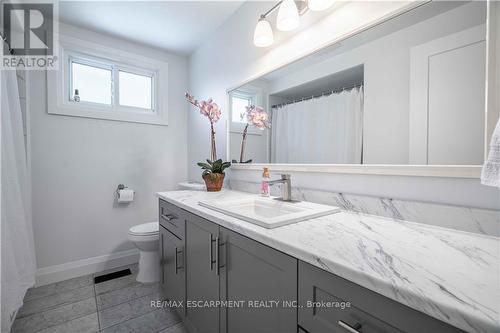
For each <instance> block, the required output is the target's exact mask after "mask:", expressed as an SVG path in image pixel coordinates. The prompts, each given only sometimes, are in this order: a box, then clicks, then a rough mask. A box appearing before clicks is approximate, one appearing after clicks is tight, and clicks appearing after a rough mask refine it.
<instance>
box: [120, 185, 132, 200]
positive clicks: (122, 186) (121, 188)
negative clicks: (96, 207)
mask: <svg viewBox="0 0 500 333" xmlns="http://www.w3.org/2000/svg"><path fill="white" fill-rule="evenodd" d="M126 188H128V187H127V186H125V185H123V184H118V187H117V188H116V199H117V200H118V199H120V190H124V189H126ZM134 194H135V191H134Z"/></svg>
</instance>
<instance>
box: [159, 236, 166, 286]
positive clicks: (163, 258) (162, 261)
mask: <svg viewBox="0 0 500 333" xmlns="http://www.w3.org/2000/svg"><path fill="white" fill-rule="evenodd" d="M160 235H161V283H162V284H165V256H164V253H165V252H164V247H163V244H164V243H163V233H161V234H160Z"/></svg>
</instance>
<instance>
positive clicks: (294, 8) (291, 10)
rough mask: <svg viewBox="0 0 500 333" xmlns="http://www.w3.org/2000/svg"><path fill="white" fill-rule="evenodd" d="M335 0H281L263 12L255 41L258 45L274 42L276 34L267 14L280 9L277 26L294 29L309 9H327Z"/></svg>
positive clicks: (268, 44) (283, 28)
mask: <svg viewBox="0 0 500 333" xmlns="http://www.w3.org/2000/svg"><path fill="white" fill-rule="evenodd" d="M334 2H335V0H281V1H278V3H276V5H274V6H273V7H272V8H271V9H269V10H268V11H267V12H265V13H264V14H262V15H261V16H260V18H259V20H258V22H257V26H256V27H255V31H254V34H253V43H254V45H255V46H257V47H267V46H270V45H272V44H273V42H274V35H273V29H272V28H271V24H270V23H269V20H268V19H267V16H268V15H269V14H271V13H272V12H274V11H275V10H277V9H278V16H277V19H276V28H278V30H281V31H292V30H294V29H296V28H297V27H298V26H299V24H300V16H302V15H303V14H304V13H305V12H307V10H309V9H311V10H313V11H320V10H325V9H327V8H329V7H331V6H332V5H333V3H334Z"/></svg>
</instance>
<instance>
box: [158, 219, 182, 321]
mask: <svg viewBox="0 0 500 333" xmlns="http://www.w3.org/2000/svg"><path fill="white" fill-rule="evenodd" d="M160 229H161V240H160V241H161V244H162V248H163V252H162V253H163V255H162V263H163V265H162V268H161V274H162V276H161V286H162V290H163V294H164V296H165V297H166V299H168V300H169V301H174V302H175V305H174V306H175V310H176V312H177V313H178V314H179V316H181V318H182V317H184V305H185V304H184V303H185V298H186V296H185V291H186V289H185V274H184V267H185V266H184V265H185V264H184V243H183V241H182V240H180V239H179V238H178V237H177V236H175V235H174V234H172V233H171V232H170V231H168V230H166V229H165V228H163V227H160Z"/></svg>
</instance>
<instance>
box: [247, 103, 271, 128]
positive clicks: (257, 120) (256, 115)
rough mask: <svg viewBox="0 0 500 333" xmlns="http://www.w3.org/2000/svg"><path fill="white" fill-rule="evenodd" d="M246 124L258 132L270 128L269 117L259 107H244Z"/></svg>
mask: <svg viewBox="0 0 500 333" xmlns="http://www.w3.org/2000/svg"><path fill="white" fill-rule="evenodd" d="M246 109H247V111H246V116H247V123H248V124H250V125H252V126H255V127H257V128H258V129H260V130H264V129H266V128H270V127H271V124H270V123H269V115H268V114H267V112H266V111H264V109H263V108H262V107H260V106H255V105H250V106H247V107H246Z"/></svg>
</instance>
